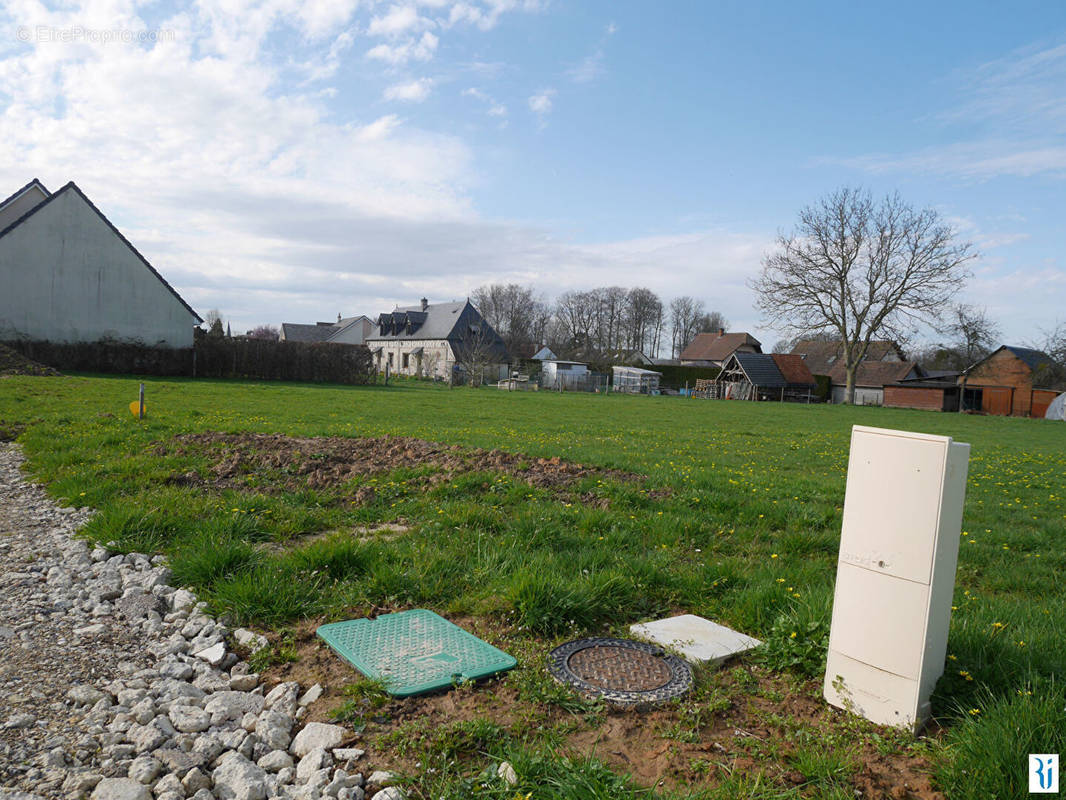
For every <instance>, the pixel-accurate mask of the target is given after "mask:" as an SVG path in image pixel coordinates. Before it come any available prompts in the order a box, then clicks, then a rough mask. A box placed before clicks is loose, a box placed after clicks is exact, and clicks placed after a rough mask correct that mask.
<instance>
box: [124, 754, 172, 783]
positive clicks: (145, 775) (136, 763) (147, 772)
mask: <svg viewBox="0 0 1066 800" xmlns="http://www.w3.org/2000/svg"><path fill="white" fill-rule="evenodd" d="M162 769H163V765H162V764H160V763H159V761H157V760H156V759H154V758H152V757H151V756H138V757H137V758H135V759H133V763H132V764H130V768H129V771H128V772H127V773H126V774H127V775H128V776H129V777H131V778H133V780H135V781H137V782H138V783H144V784H150V783H151V782H152V781H154V780H155V779H156V776H158V775H159V773H160V771H161V770H162Z"/></svg>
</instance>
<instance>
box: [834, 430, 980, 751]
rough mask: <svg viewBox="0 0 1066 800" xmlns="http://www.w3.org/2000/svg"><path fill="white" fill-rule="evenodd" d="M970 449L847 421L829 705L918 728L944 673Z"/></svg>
mask: <svg viewBox="0 0 1066 800" xmlns="http://www.w3.org/2000/svg"><path fill="white" fill-rule="evenodd" d="M969 460H970V445H968V444H962V443H960V442H953V441H952V440H951V437H950V436H931V435H927V434H922V433H908V432H906V431H893V430H883V429H881V428H867V427H863V426H861V425H856V426H854V427H853V428H852V432H851V455H850V457H849V461H848V483H847V493H846V496H845V498H844V519H843V525H842V528H841V535H840V557H839V559H838V562H837V582H836V593H835V596H834V598H833V623H832V628H831V629H830V634H829V656H828V660H827V662H826V671H825V686H824V694H825V699H826V700H828V701H829V703H830V704H832V705H834V706H837V707H838V708H843V709H846V710H848V711H851V712H854V713H856V714H859V715H861V716H863V717H866V719H868V720H870V721H872V722H875V723H878V724H882V725H894V726H898V727H903V728H907V729H909V730H911V731H912V732H915V733H916V732H917V731H918V730H919V729H920V728H921V727H922V725H924V724H925V722H926V721H927V720H928V718H929V697H930V695H932V693H933V687H934V686H935V684H936V682H937V679H938V678H939V677H940V676H941V675H942V674H943V673H944V659H945V656H946V655H947V643H948V625H949V623H950V621H951V599H952V595H953V593H954V590H955V566H956V563H957V562H958V555H959V533H960V530H961V528H962V506H963V501H964V499H965V497H966V472H967V468H968V466H969Z"/></svg>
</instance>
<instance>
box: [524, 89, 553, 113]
mask: <svg viewBox="0 0 1066 800" xmlns="http://www.w3.org/2000/svg"><path fill="white" fill-rule="evenodd" d="M553 97H555V90H554V89H541V90H540V91H539V92H537V93H536V94H533V95H531V96H530V98H529V101H528V102H529V110H530V111H532V112H533V113H534V114H536V115H537V116H539V117H544V116H545V115H547V114H550V113H551V110H552V98H553Z"/></svg>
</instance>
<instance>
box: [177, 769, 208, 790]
mask: <svg viewBox="0 0 1066 800" xmlns="http://www.w3.org/2000/svg"><path fill="white" fill-rule="evenodd" d="M181 787H182V789H183V790H184V792H185V794H196V793H197V792H198V791H200V790H201V789H210V788H211V778H209V777H208V776H207V774H206V773H205V772H204V771H203V770H201V769H200V768H199V767H193V768H192V769H190V770H189V771H188V772H186V773H185V777H184V778H182V779H181Z"/></svg>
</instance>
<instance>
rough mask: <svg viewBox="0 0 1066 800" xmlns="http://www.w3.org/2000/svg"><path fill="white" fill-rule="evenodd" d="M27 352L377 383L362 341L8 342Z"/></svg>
mask: <svg viewBox="0 0 1066 800" xmlns="http://www.w3.org/2000/svg"><path fill="white" fill-rule="evenodd" d="M5 344H6V345H7V346H8V347H10V348H11V349H12V350H15V351H17V352H19V353H21V354H22V355H24V356H26V357H27V358H31V359H33V360H34V361H38V362H40V363H42V364H47V365H48V366H51V367H55V368H56V369H58V370H61V371H67V372H104V373H118V374H127V375H159V376H163V377H177V376H184V377H201V378H250V379H253V380H256V379H257V380H278V381H306V382H310V383H345V384H366V383H373V382H374V379H375V376H374V371H373V369H372V359H371V355H370V350H369V349H368V348H366V347H364V346H363V345H345V344H328V343H325V342H314V343H310V342H275V341H270V340H269V339H244V338H239V339H230V338H225V337H215V336H201V337H198V338H197V340H196V342H195V344H194V345H193V347H186V348H169V347H150V346H148V345H146V344H141V343H139V342H123V341H115V340H107V339H104V340H100V341H96V342H46V341H27V340H14V341H9V342H5Z"/></svg>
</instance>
